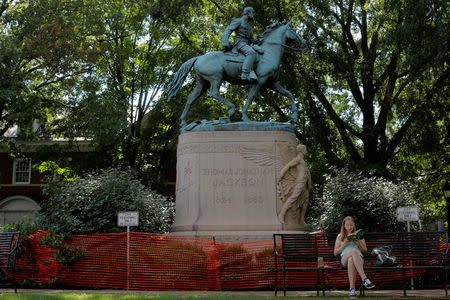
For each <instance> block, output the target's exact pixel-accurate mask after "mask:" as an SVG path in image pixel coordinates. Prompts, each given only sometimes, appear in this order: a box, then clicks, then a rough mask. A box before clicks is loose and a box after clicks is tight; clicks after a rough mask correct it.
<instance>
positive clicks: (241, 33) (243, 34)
mask: <svg viewBox="0 0 450 300" xmlns="http://www.w3.org/2000/svg"><path fill="white" fill-rule="evenodd" d="M254 18H255V11H254V9H253V8H252V7H246V8H244V13H243V15H242V17H240V18H237V19H234V20H233V21H232V22H231V24H230V25H229V26H228V27H227V28H226V29H225V31H224V33H223V35H222V38H221V39H222V51H224V52H225V51H229V50H231V49H232V48H236V49H237V50H238V51H239V52H240V53H242V54H244V56H245V60H244V63H243V65H242V74H241V79H242V80H243V81H247V82H248V81H257V80H258V77H257V76H256V74H255V72H254V71H253V70H252V68H253V65H254V63H255V60H256V52H255V49H256V51H258V52H260V53H262V49H261V48H260V47H259V46H258V45H252V44H253V42H254V39H253V31H252V27H251V26H250V22H252V21H253V20H254ZM233 32H235V33H236V37H235V40H234V43H233V45H230V42H229V41H228V39H229V38H230V35H231V34H232V33H233Z"/></svg>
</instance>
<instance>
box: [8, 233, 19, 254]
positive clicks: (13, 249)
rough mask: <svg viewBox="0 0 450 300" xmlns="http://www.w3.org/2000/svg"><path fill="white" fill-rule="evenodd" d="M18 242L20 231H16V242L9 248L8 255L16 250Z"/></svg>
mask: <svg viewBox="0 0 450 300" xmlns="http://www.w3.org/2000/svg"><path fill="white" fill-rule="evenodd" d="M19 242H20V233H16V244H15V245H14V247H13V248H12V249H11V251H9V254H8V255H11V254H13V253H14V252H16V251H17V247H18V246H19Z"/></svg>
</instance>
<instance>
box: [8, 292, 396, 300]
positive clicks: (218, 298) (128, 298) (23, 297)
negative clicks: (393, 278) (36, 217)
mask: <svg viewBox="0 0 450 300" xmlns="http://www.w3.org/2000/svg"><path fill="white" fill-rule="evenodd" d="M344 298H347V297H325V298H323V297H298V296H297V297H289V296H287V297H282V296H280V297H273V296H232V295H226V294H224V295H187V296H184V295H181V294H167V295H108V294H83V293H82V292H81V293H79V294H78V293H77V294H45V293H42V294H20V293H19V294H3V295H0V300H69V299H70V300H72V299H77V300H144V299H151V300H153V299H154V300H173V299H182V300H183V299H186V300H226V299H233V300H245V299H250V300H272V299H273V300H275V299H277V300H281V299H282V300H293V299H296V300H298V299H321V300H322V299H344ZM364 299H367V300H370V299H389V298H387V297H382V298H377V297H364Z"/></svg>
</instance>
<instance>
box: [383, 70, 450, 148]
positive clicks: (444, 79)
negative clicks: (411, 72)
mask: <svg viewBox="0 0 450 300" xmlns="http://www.w3.org/2000/svg"><path fill="white" fill-rule="evenodd" d="M449 76H450V69H449V68H447V69H446V70H445V71H444V73H443V74H442V75H441V76H440V77H439V78H438V79H437V80H436V81H435V83H434V84H433V87H432V88H431V89H430V90H429V91H428V93H427V94H426V95H425V97H424V100H423V102H422V103H421V104H419V105H417V106H416V107H415V108H414V109H413V110H412V111H411V113H410V114H409V117H408V119H407V120H406V122H405V123H404V124H403V126H402V127H401V128H400V129H399V130H398V131H397V132H396V133H395V134H394V136H393V137H392V139H391V140H390V141H389V143H388V145H387V148H386V154H387V156H388V157H391V156H392V155H393V153H394V151H395V149H396V148H397V147H398V145H399V144H400V143H401V141H402V140H403V137H404V136H405V134H406V132H407V131H408V129H409V128H410V127H411V125H412V124H413V122H414V121H415V119H416V116H417V115H418V114H419V113H420V112H421V111H422V110H423V109H424V108H425V107H426V106H427V105H429V102H431V100H432V99H433V96H434V95H435V93H436V92H438V91H439V90H441V89H442V88H443V86H446V85H448V79H449Z"/></svg>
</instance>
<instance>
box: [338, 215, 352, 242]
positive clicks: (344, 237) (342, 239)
mask: <svg viewBox="0 0 450 300" xmlns="http://www.w3.org/2000/svg"><path fill="white" fill-rule="evenodd" d="M347 221H352V222H353V224H355V226H354V228H353V230H355V231H356V223H355V219H353V217H350V216H347V217H345V218H344V220H342V225H341V232H340V233H339V234H340V235H341V241H344V240H345V239H346V238H347V230H345V222H347Z"/></svg>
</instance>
